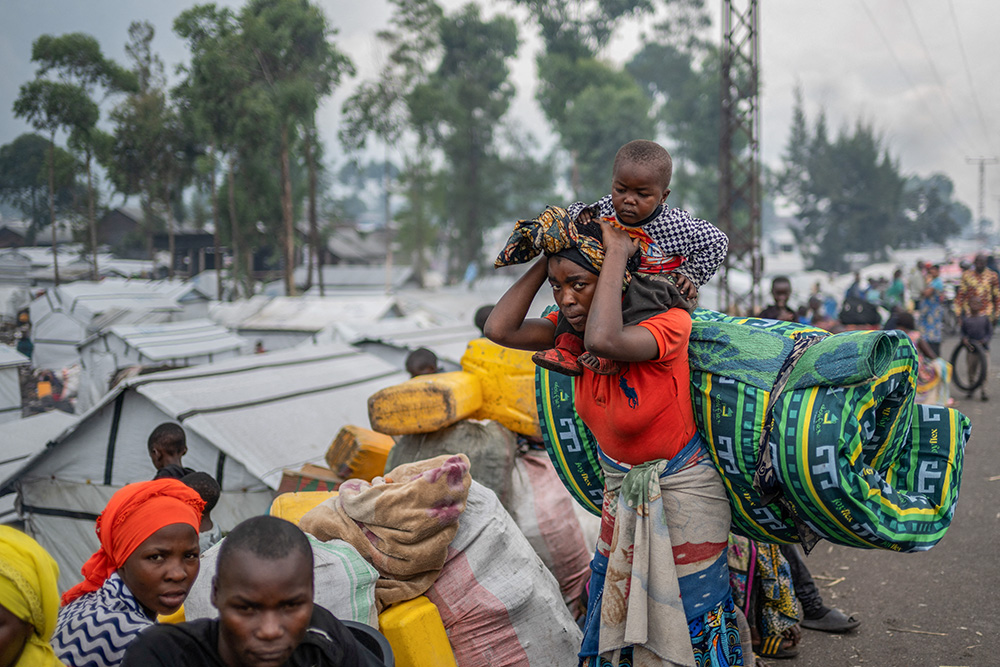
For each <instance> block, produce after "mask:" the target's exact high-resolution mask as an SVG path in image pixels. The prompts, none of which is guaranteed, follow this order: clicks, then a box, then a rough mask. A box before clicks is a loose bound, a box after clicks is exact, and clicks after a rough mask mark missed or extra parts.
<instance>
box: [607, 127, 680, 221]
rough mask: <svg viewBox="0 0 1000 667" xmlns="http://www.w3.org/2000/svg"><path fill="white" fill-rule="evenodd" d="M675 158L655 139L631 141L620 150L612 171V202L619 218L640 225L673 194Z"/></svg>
mask: <svg viewBox="0 0 1000 667" xmlns="http://www.w3.org/2000/svg"><path fill="white" fill-rule="evenodd" d="M673 169H674V167H673V161H672V160H671V159H670V153H668V152H667V150H666V149H665V148H663V146H660V145H659V144H657V143H656V142H653V141H643V140H639V141H630V142H628V143H627V144H625V145H624V146H622V147H621V148H619V149H618V154H617V155H615V162H614V167H613V169H612V172H611V203H612V204H613V205H614V207H615V214H616V215H617V217H618V221H619V222H620V223H622V224H623V225H631V226H637V225H640V224H642V223H643V222H644V221H645V220H646V218H648V217H649V216H650V215H652V214H653V212H654V211H656V207H658V206H659V205H660V204H662V203H663V202H665V201H666V200H667V195H669V194H670V177H671V175H672V174H673Z"/></svg>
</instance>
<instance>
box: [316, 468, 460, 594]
mask: <svg viewBox="0 0 1000 667" xmlns="http://www.w3.org/2000/svg"><path fill="white" fill-rule="evenodd" d="M471 483H472V477H471V476H470V475H469V459H468V457H467V456H465V454H457V455H448V454H446V455H443V456H438V457H435V458H433V459H427V460H426V461H416V462H414V463H406V464H403V465H401V466H398V467H396V468H393V469H392V470H391V471H389V472H388V473H386V475H385V476H384V477H376V478H375V479H373V480H372V481H371V482H370V483H369V482H366V481H364V480H360V479H349V480H347V481H346V482H344V483H343V484H341V485H340V493H339V495H337V496H334V497H332V498H330V499H329V500H326V501H324V502H322V503H321V504H319V505H317V506H316V507H314V508H313V509H312V510H310V511H309V512H307V513H306V515H305V516H304V517H302V520H301V521H300V522H299V526H300V527H301V528H302V530H304V531H306V532H307V533H310V534H311V535H314V536H315V537H316V538H318V539H320V540H322V541H324V542H328V541H330V540H334V539H340V540H344V541H345V542H348V543H349V544H351V546H353V547H354V548H355V549H357V550H358V551H359V552H360V553H361V555H362V556H364V558H365V559H366V560H367V561H368V562H370V563H371V564H372V566H374V567H375V569H376V570H378V571H379V580H378V583H377V584H376V586H375V603H376V605H377V606H378V610H379V611H380V612H381V611H382V609H384V608H385V607H387V606H389V605H390V604H393V603H394V602H401V601H403V600H410V599H412V598H415V597H417V596H418V595H422V594H423V593H424V592H426V591H427V589H428V588H430V586H431V584H433V583H434V580H435V579H437V576H438V573H439V572H440V570H441V568H442V567H443V566H444V563H445V560H446V559H447V557H448V545H449V544H451V541H452V539H453V538H454V537H455V533H456V532H458V519H459V516H461V514H462V512H463V511H464V510H465V503H466V500H467V499H468V496H469V485H470V484H471Z"/></svg>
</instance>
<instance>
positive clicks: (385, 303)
mask: <svg viewBox="0 0 1000 667" xmlns="http://www.w3.org/2000/svg"><path fill="white" fill-rule="evenodd" d="M248 310H250V311H255V312H251V313H250V314H249V315H248V316H247V317H245V318H243V319H242V321H238V322H237V321H227V322H225V324H226V325H227V326H231V327H233V328H236V329H240V330H252V331H306V332H310V333H317V332H320V331H322V330H323V329H326V328H328V327H331V326H333V325H335V324H341V323H352V322H375V321H378V320H381V319H384V318H391V317H400V316H402V311H401V310H400V308H399V305H398V304H397V303H396V300H395V299H394V298H392V297H389V296H384V295H335V296H327V297H313V296H302V297H275V298H273V299H271V300H270V301H268V302H267V303H266V304H264V305H263V307H261V308H259V309H257V308H252V307H249V306H248ZM229 314H231V315H235V313H234V312H232V311H230V313H229ZM237 318H238V316H234V317H233V318H232V319H233V320H235V319H237ZM213 319H216V317H215V316H214V315H213ZM216 321H219V320H218V319H216ZM220 323H221V322H220Z"/></svg>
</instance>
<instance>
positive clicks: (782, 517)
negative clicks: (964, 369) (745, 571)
mask: <svg viewBox="0 0 1000 667" xmlns="http://www.w3.org/2000/svg"><path fill="white" fill-rule="evenodd" d="M694 320H695V321H694V323H693V328H692V334H691V343H690V358H691V384H692V399H693V405H694V412H695V421H696V422H697V425H698V428H699V430H700V431H701V433H702V435H703V436H704V437H705V439H706V441H708V443H709V450H710V452H711V455H712V458H713V460H714V461H715V464H716V467H717V468H718V469H719V472H720V473H721V474H722V477H723V481H724V482H725V484H726V488H727V491H728V493H729V497H730V501H731V504H732V508H733V529H734V530H735V531H736V532H738V533H740V534H743V535H746V536H747V537H751V538H753V539H756V540H760V541H764V542H798V541H799V531H798V530H797V529H796V527H795V520H798V521H799V522H801V523H802V524H804V525H805V526H808V528H809V529H811V530H812V531H813V532H815V533H816V534H817V535H818V536H820V537H823V538H826V539H828V540H830V541H831V542H834V543H836V544H842V545H846V546H853V547H861V548H880V549H890V550H893V551H920V550H924V549H929V548H930V547H931V546H933V545H934V544H936V543H937V542H938V541H939V540H940V539H941V538H942V537H943V536H944V533H945V531H946V530H947V528H948V525H949V524H950V522H951V517H952V514H953V512H954V507H955V501H956V499H957V496H958V490H959V485H960V482H961V470H962V457H963V453H964V448H965V444H966V443H967V442H968V439H969V436H970V432H971V429H970V423H969V419H968V418H967V417H966V416H965V415H963V414H961V413H959V412H957V411H955V410H952V409H948V408H942V407H935V406H927V405H916V404H915V403H914V393H915V384H916V365H917V359H916V353H915V350H914V349H913V345H912V344H911V343H910V341H909V339H908V338H907V337H906V336H905V335H903V334H901V332H896V331H870V332H869V331H859V332H845V333H842V334H836V335H830V334H828V333H827V332H825V331H822V330H819V329H815V328H812V327H808V326H803V325H799V324H794V323H788V322H776V321H774V320H763V319H756V318H738V319H737V318H729V317H726V316H724V315H721V314H719V313H715V312H713V311H707V310H698V311H696V312H695V314H694ZM801 336H819V337H821V339H820V340H818V341H814V344H813V345H811V346H809V347H808V348H807V349H806V350H805V351H804V352H803V353H802V356H801V357H799V358H798V359H797V361H796V362H795V364H794V366H793V367H792V368H791V370H790V373H789V374H788V378H787V382H786V383H785V384H784V388H783V389H782V390H781V391H780V394H779V395H778V396H777V397H776V400H775V401H774V404H773V406H772V412H771V415H770V418H771V419H772V420H773V421H772V423H771V432H770V438H769V442H768V448H769V450H770V455H771V457H770V458H771V465H773V469H774V473H775V475H776V478H777V483H778V486H779V487H780V492H781V495H782V496H783V498H784V500H785V501H787V503H786V504H784V505H783V506H782V507H779V505H778V504H776V503H774V502H771V503H763V502H761V495H760V492H759V490H758V489H756V488H755V487H754V484H753V481H754V472H755V469H756V466H757V464H758V458H759V457H758V454H759V448H760V439H761V431H762V429H763V427H764V424H765V420H766V419H767V418H768V414H767V407H768V403H769V400H770V398H771V390H772V389H773V388H774V383H775V380H776V378H777V376H778V373H779V371H781V369H782V367H783V366H784V365H785V361H786V359H787V357H788V355H789V353H790V352H791V349H792V345H793V344H794V341H795V339H796V338H798V337H801ZM572 388H573V384H572V378H568V377H566V376H561V375H558V374H549V373H548V372H546V371H543V370H541V369H539V370H538V372H537V374H536V394H537V398H538V403H539V418H540V420H541V422H542V432H543V435H544V437H545V442H546V447H547V449H548V450H549V453H550V456H551V457H552V460H553V463H554V465H555V467H556V470H557V471H558V472H559V474H560V477H561V478H562V479H563V482H564V484H566V486H567V488H568V489H569V490H570V492H571V493H572V494H573V496H574V498H576V499H577V501H578V502H580V503H581V504H582V505H583V506H584V507H586V508H587V509H588V510H590V511H592V512H594V513H595V514H597V513H599V512H600V502H601V500H600V497H601V496H600V491H601V488H602V486H603V480H602V479H601V477H600V467H599V465H597V463H596V456H595V454H594V452H595V448H596V443H595V442H594V441H593V437H592V436H591V434H590V432H589V431H588V430H587V429H586V427H585V426H584V425H583V424H582V422H580V420H579V418H578V417H577V416H576V413H575V411H574V410H573V391H572ZM792 514H794V515H795V516H794V518H793V516H792Z"/></svg>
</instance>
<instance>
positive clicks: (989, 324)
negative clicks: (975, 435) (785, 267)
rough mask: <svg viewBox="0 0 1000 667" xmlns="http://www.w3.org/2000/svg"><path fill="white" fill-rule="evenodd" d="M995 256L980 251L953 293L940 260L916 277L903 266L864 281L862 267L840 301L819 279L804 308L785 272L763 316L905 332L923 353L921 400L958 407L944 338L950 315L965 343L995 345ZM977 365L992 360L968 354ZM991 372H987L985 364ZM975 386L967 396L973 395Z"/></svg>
mask: <svg viewBox="0 0 1000 667" xmlns="http://www.w3.org/2000/svg"><path fill="white" fill-rule="evenodd" d="M995 267H996V263H995V261H994V259H993V257H992V256H991V255H987V254H985V253H980V254H977V255H976V256H975V258H974V260H973V262H972V263H971V264H968V265H966V267H965V269H964V270H963V272H962V274H961V279H960V280H959V281H958V284H957V285H955V288H954V296H953V298H949V290H947V289H946V286H945V284H944V282H943V281H942V279H941V267H940V265H938V264H931V263H927V262H922V261H920V262H917V263H916V265H915V267H914V268H913V270H912V271H911V273H910V275H909V277H908V279H907V280H906V281H904V279H903V270H902V269H896V270H895V272H894V273H893V277H892V280H891V281H887V280H885V279H880V278H873V279H871V280H869V282H868V285H867V286H865V285H863V281H862V278H861V273H860V272H855V274H854V280H853V282H852V283H851V285H850V286H849V287H848V288H847V290H846V292H845V293H844V295H843V298H842V300H841V301H840V302H839V303H838V302H837V300H836V299H834V298H832V297H831V296H829V295H823V294H822V293H821V291H820V286H819V284H816V286H815V287H814V288H813V292H812V294H811V295H810V296H809V300H808V305H802V306H800V307H799V308H798V309H794V308H792V307H791V306H790V305H789V303H790V301H791V298H792V285H791V281H790V280H789V279H788V278H787V277H786V276H777V277H775V278H774V279H773V280H772V281H771V299H772V303H771V304H770V305H768V306H767V307H766V308H764V309H763V310H761V311H760V312H759V313H757V316H758V317H764V318H770V319H776V320H784V321H788V322H800V323H802V324H810V325H812V326H815V327H818V328H820V329H825V330H827V331H830V332H833V333H838V332H841V331H848V330H856V329H878V328H884V329H899V330H901V331H903V332H905V333H906V335H907V336H909V338H910V340H911V341H912V342H913V345H914V348H915V349H916V352H917V358H918V398H917V400H918V402H921V403H928V404H935V405H951V404H952V403H953V400H952V399H951V397H950V391H949V384H950V382H949V381H948V378H949V377H950V373H951V369H950V367H949V365H948V363H947V360H946V359H944V358H943V357H942V353H941V342H942V340H943V338H944V336H945V322H946V320H949V321H954V322H956V323H957V329H958V331H957V333H958V334H959V337H960V339H961V342H962V344H965V345H971V344H972V343H975V344H977V345H980V346H982V347H983V348H984V349H985V350H989V344H990V339H991V338H992V337H993V327H994V326H995V324H996V321H997V318H998V317H1000V274H998V272H997V270H996V268H995ZM968 363H969V364H970V367H969V368H968V369H962V370H963V372H967V373H968V374H969V375H970V376H973V377H975V376H977V375H979V373H980V369H979V368H978V366H977V365H978V364H980V363H986V358H985V357H983V358H980V356H978V355H971V356H969V357H968ZM982 370H983V372H985V369H982ZM978 391H979V397H980V399H981V400H983V401H986V400H988V399H989V396H988V395H987V393H986V383H985V382H984V383H983V384H982V385H981V386H980V387H978ZM973 393H974V392H972V391H970V392H969V393H968V394H967V397H968V398H972V397H973Z"/></svg>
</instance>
